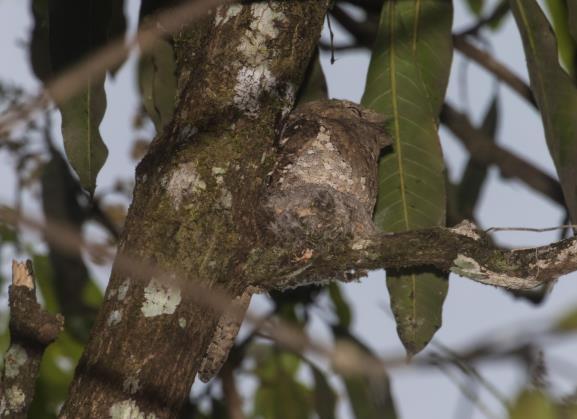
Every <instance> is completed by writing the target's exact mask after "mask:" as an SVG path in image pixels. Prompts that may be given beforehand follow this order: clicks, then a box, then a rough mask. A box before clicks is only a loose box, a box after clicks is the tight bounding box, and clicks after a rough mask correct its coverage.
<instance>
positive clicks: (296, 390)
mask: <svg viewBox="0 0 577 419" xmlns="http://www.w3.org/2000/svg"><path fill="white" fill-rule="evenodd" d="M269 354H270V356H268V357H267V358H265V359H264V360H263V361H262V362H261V365H259V366H258V368H257V370H256V373H257V376H258V377H259V379H260V382H261V385H260V386H259V388H258V390H257V392H256V395H255V400H254V417H255V418H262V419H300V418H302V419H306V418H309V417H311V415H312V395H311V391H310V389H308V388H307V387H306V386H304V385H303V384H302V383H300V382H298V381H297V379H296V372H297V369H298V368H296V369H295V362H298V364H296V365H297V366H298V365H299V364H300V360H299V359H298V358H297V357H296V356H295V355H292V354H289V353H286V352H279V351H276V350H274V351H270V352H269Z"/></svg>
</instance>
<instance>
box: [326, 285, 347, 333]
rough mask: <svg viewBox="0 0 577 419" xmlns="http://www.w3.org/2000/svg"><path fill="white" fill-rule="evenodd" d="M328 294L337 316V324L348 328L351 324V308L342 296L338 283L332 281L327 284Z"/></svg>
mask: <svg viewBox="0 0 577 419" xmlns="http://www.w3.org/2000/svg"><path fill="white" fill-rule="evenodd" d="M329 295H330V297H331V301H332V302H333V305H334V306H335V311H336V314H337V317H338V318H339V325H340V326H342V327H344V328H348V327H349V326H350V325H351V318H352V316H351V308H350V307H349V305H348V304H347V302H346V301H345V299H344V298H343V295H342V293H341V289H340V287H339V285H338V284H336V283H334V282H332V283H331V284H330V285H329Z"/></svg>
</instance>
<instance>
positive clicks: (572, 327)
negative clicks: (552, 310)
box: [553, 309, 577, 332]
mask: <svg viewBox="0 0 577 419" xmlns="http://www.w3.org/2000/svg"><path fill="white" fill-rule="evenodd" d="M553 328H554V330H556V331H559V332H577V309H574V310H571V311H569V312H568V313H565V315H563V316H561V318H560V319H559V320H558V321H557V322H556V324H555V325H554V326H553Z"/></svg>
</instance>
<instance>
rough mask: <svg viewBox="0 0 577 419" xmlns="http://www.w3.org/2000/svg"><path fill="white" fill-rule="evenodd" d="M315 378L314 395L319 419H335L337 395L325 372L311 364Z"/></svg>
mask: <svg viewBox="0 0 577 419" xmlns="http://www.w3.org/2000/svg"><path fill="white" fill-rule="evenodd" d="M311 368H312V370H313V378H314V380H315V387H314V397H315V410H316V412H317V415H319V419H335V417H336V416H335V409H336V404H337V396H336V394H335V391H334V390H333V388H332V387H331V385H330V384H329V383H328V381H327V379H326V377H325V374H324V373H323V372H322V371H321V370H319V369H318V368H316V367H314V366H311Z"/></svg>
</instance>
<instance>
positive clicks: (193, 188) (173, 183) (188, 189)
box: [161, 162, 206, 209]
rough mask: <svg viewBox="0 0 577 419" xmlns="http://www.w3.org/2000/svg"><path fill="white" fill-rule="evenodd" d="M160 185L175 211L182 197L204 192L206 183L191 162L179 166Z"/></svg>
mask: <svg viewBox="0 0 577 419" xmlns="http://www.w3.org/2000/svg"><path fill="white" fill-rule="evenodd" d="M161 183H162V186H163V187H164V188H165V189H166V191H167V192H168V195H169V197H170V198H171V200H172V202H173V203H174V206H175V208H177V209H178V208H179V206H180V204H181V202H182V200H183V199H184V197H186V196H188V195H191V194H197V193H199V192H202V191H204V190H206V182H205V181H204V180H202V179H201V177H200V175H199V174H198V172H197V170H196V166H195V164H194V163H193V162H187V163H182V164H179V165H178V166H177V168H176V169H174V170H172V171H171V173H170V175H169V176H165V177H164V178H163V179H162V181H161Z"/></svg>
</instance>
